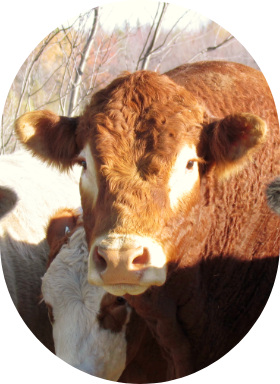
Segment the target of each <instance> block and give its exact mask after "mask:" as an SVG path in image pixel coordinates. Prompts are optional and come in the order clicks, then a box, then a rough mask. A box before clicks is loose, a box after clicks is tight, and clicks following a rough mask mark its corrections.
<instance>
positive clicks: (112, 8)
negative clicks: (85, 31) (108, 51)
mask: <svg viewBox="0 0 280 384" xmlns="http://www.w3.org/2000/svg"><path fill="white" fill-rule="evenodd" d="M157 7H158V2H157V1H150V0H142V1H121V2H117V3H112V4H106V5H103V6H102V12H101V17H100V25H102V27H103V28H105V29H106V30H108V31H110V30H112V29H113V28H114V27H116V26H119V27H121V26H122V25H123V23H124V22H125V21H129V24H130V25H136V24H137V20H139V22H140V24H141V25H143V24H146V23H151V22H152V20H153V18H154V16H155V14H156V11H157ZM161 7H162V5H161ZM160 10H161V8H160ZM84 11H86V10H84ZM186 11H188V12H187V14H186V15H185V16H184V17H183V18H182V19H181V20H180V22H179V23H178V26H180V27H182V28H183V27H185V26H186V25H187V24H189V28H190V29H197V28H199V27H200V26H201V25H203V24H204V25H205V24H207V23H208V22H209V19H208V18H207V17H205V16H203V15H201V14H199V13H196V12H194V11H192V10H188V8H185V7H181V6H178V5H175V4H169V6H168V9H167V11H166V14H165V17H164V22H163V27H164V28H167V29H170V28H172V26H173V25H174V24H175V23H176V22H177V20H178V19H179V18H180V17H182V16H183V14H184V13H185V12H186ZM75 16H77V15H75ZM73 19H75V17H74V18H73ZM73 19H71V20H69V22H72V20H73ZM65 21H66V20H65ZM64 25H65V23H64Z"/></svg>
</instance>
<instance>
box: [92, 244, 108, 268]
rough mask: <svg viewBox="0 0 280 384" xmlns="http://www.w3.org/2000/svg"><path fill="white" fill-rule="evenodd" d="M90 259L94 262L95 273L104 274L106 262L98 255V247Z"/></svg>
mask: <svg viewBox="0 0 280 384" xmlns="http://www.w3.org/2000/svg"><path fill="white" fill-rule="evenodd" d="M92 257H93V260H94V262H95V265H96V269H97V271H98V272H99V273H101V272H104V271H105V269H106V268H107V262H106V260H105V259H104V257H103V256H102V255H100V253H99V252H98V247H95V250H94V252H93V256H92Z"/></svg>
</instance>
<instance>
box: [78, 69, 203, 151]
mask: <svg viewBox="0 0 280 384" xmlns="http://www.w3.org/2000/svg"><path fill="white" fill-rule="evenodd" d="M205 118H206V116H205V110H204V108H203V107H202V106H200V105H199V104H198V103H197V100H196V99H195V97H194V96H193V95H192V94H191V93H189V92H188V91H186V90H185V89H184V88H183V87H181V86H179V85H177V84H175V83H174V82H173V81H172V80H170V79H169V78H168V77H167V76H165V75H158V74H156V73H154V72H149V71H138V72H135V73H133V74H130V73H127V72H125V73H123V74H122V75H121V76H119V77H118V78H116V79H115V80H114V81H113V82H112V83H111V84H109V85H108V86H107V87H106V88H104V89H103V90H101V91H99V92H97V93H96V94H95V95H93V97H92V100H91V103H90V104H89V105H88V107H87V108H86V109H85V112H84V115H83V117H82V119H81V121H80V128H79V132H78V141H79V142H82V143H81V146H83V144H84V142H85V141H86V140H87V139H88V137H89V136H92V135H96V134H101V132H104V130H106V131H107V132H108V133H110V134H113V135H114V136H118V137H122V138H123V139H124V138H128V137H132V136H133V137H134V138H136V139H137V138H140V137H141V140H143V139H147V138H148V137H150V141H151V140H152V141H153V143H154V146H155V145H157V142H158V137H159V136H160V135H161V134H162V133H163V132H165V134H164V135H165V136H166V133H167V130H168V136H169V137H174V138H176V137H178V136H182V134H186V135H187V136H190V139H191V141H197V139H198V136H199V132H198V131H199V130H198V129H197V128H198V127H199V126H201V124H202V123H203V122H204V120H205ZM182 128H185V129H182ZM193 128H195V129H193ZM151 138H152V139H151ZM178 138H179V137H178ZM159 141H160V140H159ZM154 149H155V148H154Z"/></svg>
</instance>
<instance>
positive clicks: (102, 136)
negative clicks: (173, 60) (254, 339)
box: [17, 62, 280, 379]
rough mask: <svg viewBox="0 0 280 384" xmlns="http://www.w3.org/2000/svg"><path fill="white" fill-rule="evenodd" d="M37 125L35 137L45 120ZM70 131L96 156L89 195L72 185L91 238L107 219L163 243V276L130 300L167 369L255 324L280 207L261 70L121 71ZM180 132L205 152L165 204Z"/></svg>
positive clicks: (179, 368)
mask: <svg viewBox="0 0 280 384" xmlns="http://www.w3.org/2000/svg"><path fill="white" fill-rule="evenodd" d="M17 127H18V131H19V132H20V131H21V129H22V121H21V119H20V120H19V121H18V124H17ZM36 129H37V130H36V132H35V134H34V137H33V139H32V140H33V141H34V143H35V142H36V135H38V136H39V137H40V135H41V130H44V129H45V126H44V124H42V125H41V126H38V127H37V128H36ZM75 134H76V145H77V147H78V148H83V147H84V145H85V144H86V143H89V144H90V147H91V151H92V154H93V157H94V159H95V162H96V165H97V175H98V183H99V185H98V187H99V194H98V197H97V202H96V204H95V206H94V207H93V204H92V200H91V197H90V196H89V194H88V193H85V192H84V191H83V190H81V199H82V206H83V210H84V224H85V229H86V234H87V241H88V243H89V246H90V245H91V244H92V243H93V241H94V239H95V238H96V237H97V236H99V235H100V234H102V233H103V232H104V231H108V230H109V231H110V232H111V233H120V234H125V233H136V234H139V235H144V236H149V237H152V238H154V239H155V240H156V241H158V242H159V243H160V244H161V245H162V247H163V249H164V250H165V252H166V253H167V255H168V261H169V263H168V274H167V281H166V283H165V284H164V285H163V286H162V287H152V288H150V289H149V290H148V291H146V292H145V293H144V294H142V295H139V296H135V297H134V296H133V297H129V296H128V297H127V300H128V301H129V303H130V304H131V305H132V306H133V307H134V308H135V309H136V311H137V313H138V314H140V315H141V316H142V317H143V318H144V319H145V321H146V323H147V324H148V326H149V327H150V329H151V330H152V332H153V334H154V335H155V337H156V338H157V340H158V342H159V344H160V345H161V347H162V351H163V353H164V356H165V357H166V359H167V361H168V379H172V378H178V377H182V376H185V375H188V374H191V373H193V372H195V371H197V370H199V369H202V368H204V367H206V366H207V365H209V364H211V363H212V362H214V361H216V360H217V359H219V358H220V357H222V356H223V355H224V354H225V353H227V352H228V351H229V350H230V349H231V348H233V347H234V346H235V345H236V344H237V343H238V342H239V341H240V340H241V339H242V337H244V335H245V334H246V333H247V332H248V331H249V329H250V328H251V327H252V325H253V324H254V322H255V321H256V320H257V318H258V316H259V315H260V313H261V311H262V309H263V308H264V306H265V304H266V301H267V299H268V297H269V294H270V292H271V289H272V286H273V282H274V278H275V274H276V270H277V264H278V254H279V247H280V238H279V232H278V230H277V227H279V218H278V217H277V216H276V215H273V214H272V213H271V212H270V211H269V209H268V207H267V205H266V199H265V187H266V184H267V183H268V182H270V181H271V180H272V179H273V178H274V177H275V176H276V175H277V174H279V173H280V135H279V126H278V119H277V114H276V109H275V105H274V101H273V98H272V96H271V92H270V89H269V87H268V85H267V83H266V81H265V79H264V77H263V75H262V74H261V73H260V72H259V71H256V70H254V69H252V68H249V67H246V66H244V65H241V64H236V63H226V62H202V63H194V64H189V65H184V66H181V67H179V68H176V69H174V70H173V71H170V72H168V73H167V74H166V75H165V76H164V75H163V76H159V75H157V74H155V73H151V72H146V71H140V72H136V73H135V74H131V75H130V74H124V75H123V76H121V77H119V78H117V79H116V80H115V81H113V82H112V84H110V85H109V86H108V87H106V88H105V89H104V90H102V91H100V92H98V93H97V94H95V95H94V96H93V98H92V101H91V103H90V105H89V106H88V107H87V108H86V110H85V112H84V114H83V115H82V116H81V117H80V119H79V125H78V128H77V129H76V132H75ZM184 144H189V145H195V146H196V147H197V150H198V155H199V156H200V157H203V158H204V160H205V161H206V164H205V163H204V162H203V161H200V185H197V186H196V187H195V190H194V191H193V193H192V194H191V197H190V198H189V199H183V200H182V202H181V204H180V206H179V209H177V211H176V213H174V212H173V211H172V210H171V209H170V206H169V199H168V187H167V180H168V177H169V174H170V169H171V167H172V165H173V164H174V161H175V158H176V155H177V154H178V152H179V151H180V149H181V148H182V146H183V145H184ZM45 145H46V146H47V147H48V150H50V146H51V141H49V142H47V143H45ZM60 145H61V147H63V146H64V145H65V144H64V142H63V140H61V143H60ZM31 149H32V150H33V151H37V148H36V145H35V147H32V146H31ZM56 150H57V149H54V152H56ZM38 153H39V156H42V155H41V152H40V151H39V152H38ZM52 156H53V157H51V158H55V157H57V156H56V154H54V155H52ZM73 160H74V158H73ZM67 161H69V159H68V160H67ZM67 161H66V160H65V162H64V163H63V162H62V164H67Z"/></svg>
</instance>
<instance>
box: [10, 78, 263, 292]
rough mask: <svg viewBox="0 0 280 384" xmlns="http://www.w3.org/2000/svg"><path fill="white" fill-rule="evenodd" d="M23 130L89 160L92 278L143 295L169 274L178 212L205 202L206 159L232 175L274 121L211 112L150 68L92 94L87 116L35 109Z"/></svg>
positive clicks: (84, 189)
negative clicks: (211, 116) (214, 117)
mask: <svg viewBox="0 0 280 384" xmlns="http://www.w3.org/2000/svg"><path fill="white" fill-rule="evenodd" d="M17 131H18V134H19V137H20V139H21V140H22V141H23V142H24V143H25V144H26V145H27V146H28V147H29V148H31V149H32V150H33V151H34V152H35V153H36V154H38V155H39V156H40V157H41V158H43V159H45V160H48V161H49V162H50V163H55V164H59V165H61V167H62V168H63V167H64V168H67V167H69V166H71V165H72V164H73V163H79V164H80V165H81V166H82V167H83V170H82V175H81V181H80V191H81V200H82V207H83V211H84V226H85V230H86V237H87V242H88V247H89V273H88V279H89V282H90V283H92V284H95V285H101V286H103V287H104V288H105V289H106V290H107V291H108V292H110V293H112V294H114V295H123V294H125V293H129V294H134V295H137V294H140V293H143V292H144V291H145V290H146V289H147V288H148V287H150V286H152V285H162V284H164V282H165V280H166V276H167V265H168V262H169V261H171V260H172V261H174V248H173V240H174V239H173V232H174V223H176V220H175V218H176V217H180V220H181V221H182V220H183V219H186V220H187V218H188V215H189V213H190V211H191V210H192V207H193V206H194V205H195V204H196V203H197V202H198V200H199V188H200V178H201V175H202V165H203V167H204V173H205V172H206V173H207V169H210V168H211V169H212V170H213V168H214V169H215V172H216V173H217V175H218V177H224V176H225V175H227V176H228V174H229V173H231V172H232V171H236V170H237V169H239V168H240V166H241V165H242V164H245V163H246V161H244V159H246V158H248V154H250V153H251V152H252V151H254V150H256V148H257V147H258V146H259V144H261V143H262V142H263V141H264V137H265V131H266V127H265V123H264V122H263V121H262V120H261V119H260V118H258V117H256V116H253V115H250V114H239V115H231V116H227V117H226V118H225V119H223V120H219V121H218V120H216V121H215V122H210V119H209V118H208V116H207V114H206V112H205V110H204V108H203V107H201V106H200V105H199V104H198V103H197V100H196V99H195V98H194V96H193V95H192V94H190V93H189V92H187V91H186V90H185V89H184V88H182V87H180V86H177V85H176V84H175V83H173V82H172V81H171V80H169V79H168V78H167V77H165V76H159V75H157V74H155V73H151V72H146V71H142V72H137V73H135V74H132V75H125V76H122V77H120V78H118V79H116V80H115V81H114V82H113V83H112V84H111V85H109V86H108V87H107V88H105V89H104V90H103V91H100V92H98V93H97V94H96V95H94V96H93V98H92V101H91V104H90V105H89V106H88V107H87V108H86V110H85V112H84V114H83V116H81V117H80V118H74V119H68V118H65V117H61V118H60V117H58V116H56V115H54V114H52V113H50V112H47V111H39V112H34V113H33V114H26V115H24V116H23V117H22V118H21V119H19V120H18V122H17ZM46 132H48V133H46ZM204 164H205V166H204ZM175 253H176V252H175Z"/></svg>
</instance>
